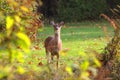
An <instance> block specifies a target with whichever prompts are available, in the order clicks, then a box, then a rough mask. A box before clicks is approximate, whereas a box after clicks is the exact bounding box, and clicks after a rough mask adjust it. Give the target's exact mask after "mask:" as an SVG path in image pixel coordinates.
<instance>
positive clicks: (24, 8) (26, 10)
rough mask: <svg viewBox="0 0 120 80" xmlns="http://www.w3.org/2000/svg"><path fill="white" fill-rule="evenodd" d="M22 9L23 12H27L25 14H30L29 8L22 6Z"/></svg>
mask: <svg viewBox="0 0 120 80" xmlns="http://www.w3.org/2000/svg"><path fill="white" fill-rule="evenodd" d="M20 8H21V10H23V11H25V12H29V10H28V8H27V7H25V6H21V7H20Z"/></svg>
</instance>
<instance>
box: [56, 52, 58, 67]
mask: <svg viewBox="0 0 120 80" xmlns="http://www.w3.org/2000/svg"><path fill="white" fill-rule="evenodd" d="M58 62H59V54H57V63H56V66H57V68H58Z"/></svg>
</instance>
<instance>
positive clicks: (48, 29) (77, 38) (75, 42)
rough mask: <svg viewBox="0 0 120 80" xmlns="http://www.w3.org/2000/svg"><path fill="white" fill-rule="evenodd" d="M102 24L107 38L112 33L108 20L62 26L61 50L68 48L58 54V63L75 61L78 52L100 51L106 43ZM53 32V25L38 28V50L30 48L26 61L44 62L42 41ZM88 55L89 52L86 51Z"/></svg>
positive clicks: (67, 63)
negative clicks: (63, 53)
mask: <svg viewBox="0 0 120 80" xmlns="http://www.w3.org/2000/svg"><path fill="white" fill-rule="evenodd" d="M103 26H106V27H107V33H108V36H109V40H110V38H111V35H113V30H112V27H111V26H110V24H109V23H108V22H105V21H99V22H81V23H67V24H65V26H63V27H62V30H61V38H62V42H63V50H64V49H68V51H67V52H66V54H65V55H62V54H60V64H61V65H62V64H66V65H70V64H71V63H75V62H76V60H77V59H78V57H79V53H80V52H86V51H89V50H95V51H97V52H98V53H100V52H101V51H102V50H103V48H104V47H105V46H106V44H107V43H108V40H107V39H106V37H105V34H104V31H103V28H102V27H103ZM52 34H54V31H53V27H52V26H50V25H45V26H44V28H43V31H41V30H39V33H38V35H37V36H38V38H39V39H40V42H39V46H40V48H41V49H40V50H32V52H31V53H30V55H29V57H28V58H26V63H27V64H28V63H29V62H32V64H31V65H38V63H39V62H42V63H43V64H44V65H45V64H46V59H45V57H46V55H45V50H44V47H43V41H44V40H45V38H46V37H48V36H49V35H52ZM88 55H89V53H88Z"/></svg>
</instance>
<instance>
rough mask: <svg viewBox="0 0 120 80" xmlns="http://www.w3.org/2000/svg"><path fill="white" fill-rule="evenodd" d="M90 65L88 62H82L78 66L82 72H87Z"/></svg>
mask: <svg viewBox="0 0 120 80" xmlns="http://www.w3.org/2000/svg"><path fill="white" fill-rule="evenodd" d="M89 65H90V63H89V62H88V61H84V62H83V63H82V64H81V65H80V66H81V68H82V70H87V69H88V67H89Z"/></svg>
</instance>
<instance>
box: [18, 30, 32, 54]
mask: <svg viewBox="0 0 120 80" xmlns="http://www.w3.org/2000/svg"><path fill="white" fill-rule="evenodd" d="M16 36H17V37H18V38H19V40H17V42H18V43H19V45H20V47H21V49H23V50H24V51H25V52H27V53H28V52H29V47H30V44H31V43H30V39H29V38H28V36H27V35H26V34H24V33H22V32H18V33H17V34H16Z"/></svg>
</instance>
